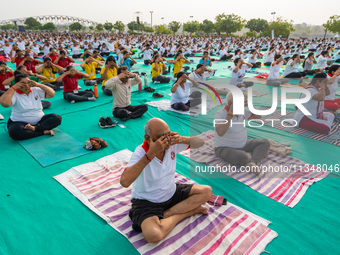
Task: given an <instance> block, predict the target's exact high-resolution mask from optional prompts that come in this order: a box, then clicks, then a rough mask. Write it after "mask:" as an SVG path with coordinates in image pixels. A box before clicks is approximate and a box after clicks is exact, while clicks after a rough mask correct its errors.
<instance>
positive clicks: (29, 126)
mask: <svg viewBox="0 0 340 255" xmlns="http://www.w3.org/2000/svg"><path fill="white" fill-rule="evenodd" d="M24 129H28V130H31V131H35V126H32V125H31V124H27V125H26V126H25V127H24Z"/></svg>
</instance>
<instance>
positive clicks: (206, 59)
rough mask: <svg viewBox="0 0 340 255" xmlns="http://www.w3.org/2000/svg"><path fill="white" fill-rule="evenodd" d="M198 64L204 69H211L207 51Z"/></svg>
mask: <svg viewBox="0 0 340 255" xmlns="http://www.w3.org/2000/svg"><path fill="white" fill-rule="evenodd" d="M199 64H202V65H204V66H205V67H207V66H210V67H211V66H212V63H211V58H210V56H209V53H208V52H207V51H205V52H204V53H203V58H201V59H200V62H199Z"/></svg>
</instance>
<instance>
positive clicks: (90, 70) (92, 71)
mask: <svg viewBox="0 0 340 255" xmlns="http://www.w3.org/2000/svg"><path fill="white" fill-rule="evenodd" d="M85 57H86V58H85V60H84V61H83V63H81V65H80V66H81V67H83V68H84V70H85V73H86V74H88V75H89V78H85V79H84V84H85V85H88V86H91V85H94V84H99V83H101V82H102V79H101V78H96V68H97V67H99V66H102V64H101V63H100V62H99V61H97V60H95V59H94V58H93V57H92V55H91V54H90V53H88V54H86V55H85Z"/></svg>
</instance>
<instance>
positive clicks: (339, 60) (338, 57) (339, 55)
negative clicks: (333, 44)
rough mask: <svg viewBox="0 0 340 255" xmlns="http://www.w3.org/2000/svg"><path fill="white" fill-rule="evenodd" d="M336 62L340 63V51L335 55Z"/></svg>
mask: <svg viewBox="0 0 340 255" xmlns="http://www.w3.org/2000/svg"><path fill="white" fill-rule="evenodd" d="M334 62H336V63H340V50H338V52H337V53H335V54H334Z"/></svg>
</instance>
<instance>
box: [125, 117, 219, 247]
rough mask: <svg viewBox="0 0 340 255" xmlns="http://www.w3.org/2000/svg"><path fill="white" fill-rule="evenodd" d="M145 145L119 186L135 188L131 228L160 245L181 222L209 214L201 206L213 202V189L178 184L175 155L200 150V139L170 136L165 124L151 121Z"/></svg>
mask: <svg viewBox="0 0 340 255" xmlns="http://www.w3.org/2000/svg"><path fill="white" fill-rule="evenodd" d="M144 130H145V135H144V138H145V140H144V143H143V144H142V145H139V146H138V147H137V148H136V150H135V152H134V153H133V155H132V156H131V159H130V162H129V163H128V164H127V166H126V168H125V170H124V172H123V174H122V176H121V178H120V184H121V185H122V186H123V187H126V188H127V187H129V186H130V185H131V184H132V196H131V198H132V199H131V202H132V207H131V210H130V212H129V216H130V218H131V220H132V222H133V224H132V228H133V229H134V230H135V231H138V232H142V233H143V236H144V238H145V240H146V241H147V242H149V243H158V242H160V241H161V240H162V239H163V238H164V237H166V236H167V235H168V234H169V233H170V232H171V230H172V229H173V228H174V227H175V226H176V224H177V223H178V222H180V221H181V220H183V219H185V218H188V217H191V216H193V215H195V214H208V208H206V207H203V206H202V205H203V204H204V203H206V202H207V201H209V200H210V198H211V196H212V189H211V187H210V186H206V185H192V184H176V183H175V172H176V154H177V153H179V152H181V151H184V150H186V149H188V148H189V147H191V148H199V147H201V146H203V145H204V141H203V140H202V139H201V138H199V137H183V136H180V135H179V134H178V133H176V132H171V131H170V129H169V126H168V125H167V123H166V122H165V121H163V120H162V119H158V118H152V119H150V120H149V121H148V122H147V123H146V125H145V127H144Z"/></svg>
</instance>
